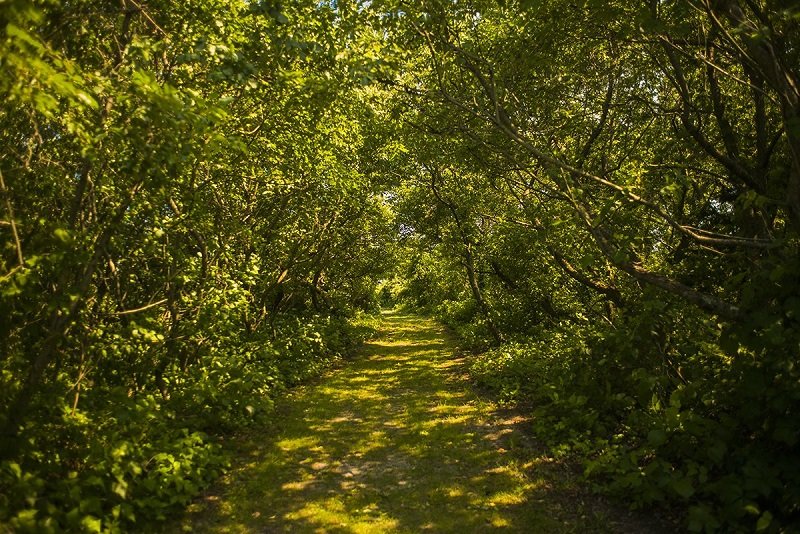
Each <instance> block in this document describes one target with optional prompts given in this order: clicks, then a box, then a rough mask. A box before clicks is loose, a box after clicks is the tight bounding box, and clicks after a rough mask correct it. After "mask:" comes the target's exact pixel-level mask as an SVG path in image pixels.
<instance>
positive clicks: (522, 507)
mask: <svg viewBox="0 0 800 534" xmlns="http://www.w3.org/2000/svg"><path fill="white" fill-rule="evenodd" d="M383 319H384V320H383V323H382V326H381V331H380V333H379V337H378V338H377V339H376V340H374V341H372V342H371V343H368V344H367V346H366V347H365V348H364V349H363V350H362V352H361V353H360V354H359V355H358V357H357V358H355V359H354V360H352V361H349V362H347V364H346V365H344V366H343V367H341V368H339V369H336V370H335V371H333V372H331V373H329V374H328V375H326V376H325V377H324V378H323V379H321V380H319V381H317V382H316V383H314V384H309V385H306V386H303V387H300V388H297V389H295V390H294V391H293V393H292V394H291V395H290V396H289V397H288V398H286V399H284V400H282V401H280V403H279V406H278V407H277V412H276V414H275V422H274V423H273V425H272V426H270V427H269V428H261V429H255V430H253V431H251V432H250V433H249V434H248V435H247V436H246V437H245V438H242V439H241V440H239V442H238V444H237V454H238V457H237V460H235V461H234V467H233V469H232V470H231V472H230V473H229V474H228V475H226V477H225V478H224V479H223V480H222V481H221V482H220V483H219V484H218V485H217V486H216V487H214V488H212V489H211V490H210V491H208V492H206V494H204V495H203V496H201V497H200V498H198V499H197V500H196V501H195V503H193V504H192V505H191V506H190V507H189V509H188V510H187V512H186V514H185V515H184V516H183V517H182V518H179V519H176V521H175V523H173V524H172V527H171V528H174V529H175V530H180V529H181V528H182V529H183V530H185V531H192V532H195V531H196V532H225V533H229V532H231V533H232V532H261V533H264V532H266V533H269V532H331V533H371V532H374V533H384V532H409V533H416V532H425V531H429V532H459V533H463V534H467V533H472V532H487V531H496V530H497V531H507V532H592V533H593V532H648V533H650V532H661V531H664V532H666V531H667V528H665V525H664V524H661V523H660V522H659V521H657V520H656V519H655V518H654V517H652V516H647V517H646V516H644V515H634V514H631V513H629V512H628V511H627V510H625V509H624V508H622V507H618V506H614V505H612V504H610V503H608V502H606V501H604V500H602V499H599V498H598V497H595V496H593V495H591V494H590V493H589V492H588V491H586V490H585V489H583V487H582V484H581V480H580V477H579V476H578V475H577V474H576V473H575V471H574V469H573V468H571V467H570V466H569V465H566V464H563V463H560V462H556V461H554V460H553V459H551V458H549V457H548V456H547V454H546V452H545V451H544V450H543V449H542V448H541V447H539V446H537V444H536V443H535V441H534V440H533V439H532V438H530V437H529V432H527V431H526V426H527V425H528V424H529V420H528V419H526V417H525V416H524V415H522V414H521V413H518V412H515V411H509V410H504V409H501V408H498V406H497V405H496V404H495V403H493V402H492V400H491V399H489V398H484V397H483V396H481V395H480V394H479V393H478V392H476V391H475V390H474V389H473V388H472V387H471V386H470V384H469V381H468V379H467V376H466V374H465V371H464V359H463V357H460V356H458V355H457V353H456V351H455V343H454V341H453V340H452V339H450V338H449V337H448V335H447V334H446V332H445V331H444V329H443V328H442V327H441V326H439V325H438V324H436V323H435V322H433V321H431V320H429V319H425V318H421V317H418V316H412V315H403V314H400V313H397V312H388V313H385V314H384V317H383Z"/></svg>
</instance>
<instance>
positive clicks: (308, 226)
mask: <svg viewBox="0 0 800 534" xmlns="http://www.w3.org/2000/svg"><path fill="white" fill-rule="evenodd" d="M0 26H1V27H2V31H3V34H2V38H0V62H1V63H0V64H2V69H3V71H2V75H0V95H2V100H0V125H2V128H0V146H2V153H3V159H2V162H1V163H0V247H2V248H0V318H2V320H0V347H2V352H0V522H2V523H7V524H9V525H10V526H11V528H13V529H15V530H19V531H26V530H31V531H34V530H51V531H58V530H63V529H67V530H90V531H100V530H118V529H125V528H130V526H131V525H134V524H141V521H149V520H153V519H157V518H159V517H163V516H164V515H165V514H166V513H167V511H168V510H170V509H171V508H173V507H175V506H180V505H181V504H183V503H185V502H187V501H188V500H189V499H191V498H192V496H193V495H195V494H196V493H197V491H198V490H199V488H200V487H202V486H203V485H205V484H207V483H208V482H209V481H211V480H213V479H214V478H215V477H216V476H217V475H218V473H219V472H220V471H221V470H222V469H224V457H223V456H222V455H221V453H220V451H219V447H218V445H217V444H216V441H215V438H214V436H218V435H221V434H224V433H225V432H231V431H232V430H235V429H237V428H240V427H241V426H243V425H246V424H248V423H251V422H252V421H254V420H259V418H260V417H267V416H268V413H269V407H270V405H271V403H272V402H273V400H274V399H275V398H276V397H277V396H279V395H281V394H282V393H283V392H284V391H285V389H286V388H287V387H290V386H292V385H294V384H296V383H298V382H300V381H302V380H304V379H306V378H308V377H309V376H312V375H314V374H316V373H318V372H319V371H320V370H321V369H322V368H324V367H325V366H326V365H329V364H330V363H331V361H332V360H334V359H336V358H338V357H340V356H342V355H345V354H347V353H349V352H350V351H351V350H352V348H353V347H354V346H356V345H357V344H358V342H359V340H361V339H363V336H364V335H366V334H365V332H364V329H363V328H359V327H357V326H356V325H357V324H358V321H359V319H358V318H359V317H361V315H360V314H363V313H364V312H369V311H374V310H375V309H376V308H377V307H378V306H379V305H380V304H381V303H383V304H386V303H387V302H389V301H391V302H395V303H396V302H402V303H405V304H406V305H409V306H415V307H417V308H421V309H425V310H427V311H428V312H431V313H435V314H436V315H437V316H438V317H439V318H441V319H442V320H443V321H445V322H446V323H447V324H449V325H450V326H451V327H452V328H453V329H454V330H455V331H456V332H457V333H458V334H459V337H460V339H461V340H462V342H463V343H464V344H465V346H467V347H470V348H472V349H474V351H475V352H476V353H480V354H478V355H476V356H475V357H474V358H473V360H472V361H473V363H472V368H471V369H472V373H473V376H474V377H475V379H476V380H477V381H478V382H480V383H482V384H484V385H486V386H489V387H491V388H493V389H494V390H495V391H496V392H497V394H498V395H500V396H501V397H502V398H505V399H507V400H509V401H521V400H527V401H531V402H530V404H529V405H530V406H533V408H531V409H532V410H533V411H534V412H535V415H536V421H537V425H536V432H537V435H538V436H539V437H540V438H541V439H542V440H543V441H544V442H546V443H547V444H548V446H550V447H551V448H552V450H554V451H558V453H559V454H564V455H567V456H569V457H571V458H573V459H575V460H576V461H579V462H582V463H583V466H584V468H585V474H586V476H587V477H588V478H589V479H590V480H592V481H594V482H593V483H594V484H596V485H597V487H598V489H601V490H603V491H609V492H612V493H616V494H617V495H622V496H624V497H626V498H627V499H629V500H630V501H631V502H633V503H634V504H635V505H637V506H652V505H667V506H674V507H676V508H678V509H680V510H681V513H682V514H683V515H685V521H686V524H687V526H688V527H690V528H691V529H692V530H706V531H714V530H719V529H721V530H731V529H737V528H739V529H747V530H753V529H756V530H763V531H774V532H779V531H781V529H791V528H792V526H793V525H794V526H796V525H797V524H798V522H800V483H798V481H800V467H798V466H800V462H798V458H797V444H798V440H800V424H798V420H800V419H798V418H799V417H800V369H799V368H798V366H797V364H796V358H797V354H798V349H800V329H799V326H800V325H799V324H798V315H799V314H800V279H798V273H800V249H799V248H798V243H799V242H798V231H800V10H799V9H798V7H797V6H796V5H795V4H794V2H790V1H788V0H752V1H751V0H720V1H712V0H683V1H677V0H675V1H670V0H665V1H655V0H653V1H649V0H648V1H637V2H621V1H611V2H607V1H603V2H598V1H595V0H578V1H575V0H569V1H567V0H541V1H536V2H533V1H530V0H519V1H511V0H491V1H486V0H464V1H462V0H458V1H442V0H419V1H416V2H410V3H409V2H400V3H394V2H387V1H384V0H379V1H370V2H353V1H349V0H348V1H338V0H337V1H334V2H314V1H308V0H288V1H286V2H276V1H272V0H258V1H244V0H204V1H200V2H192V3H187V4H186V5H177V4H175V3H174V2H164V1H162V0H146V1H145V0H138V1H137V0H118V1H115V2H102V1H98V0H10V1H6V2H3V3H2V4H0ZM362 322H363V321H362ZM108 496H111V497H108ZM137 521H139V522H140V523H136V522H137Z"/></svg>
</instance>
